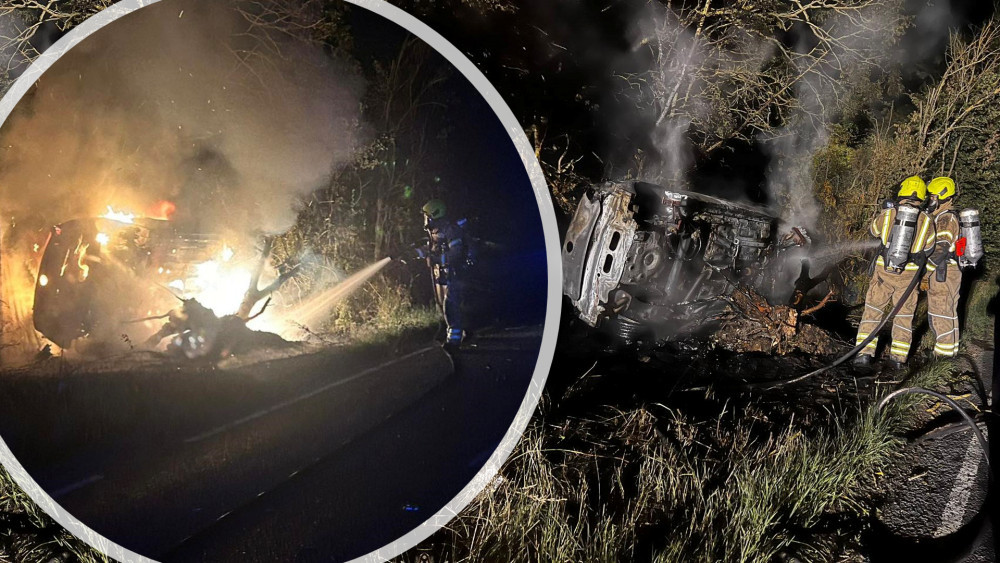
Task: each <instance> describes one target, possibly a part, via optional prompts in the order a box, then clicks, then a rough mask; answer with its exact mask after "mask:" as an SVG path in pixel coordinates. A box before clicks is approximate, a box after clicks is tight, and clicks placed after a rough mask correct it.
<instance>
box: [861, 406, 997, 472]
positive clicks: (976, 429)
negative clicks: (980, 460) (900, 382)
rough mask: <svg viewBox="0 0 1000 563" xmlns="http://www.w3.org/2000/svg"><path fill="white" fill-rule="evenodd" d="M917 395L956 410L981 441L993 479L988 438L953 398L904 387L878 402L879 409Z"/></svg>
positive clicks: (980, 445)
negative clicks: (943, 403)
mask: <svg viewBox="0 0 1000 563" xmlns="http://www.w3.org/2000/svg"><path fill="white" fill-rule="evenodd" d="M917 393H923V394H925V395H930V396H932V397H936V398H938V399H940V400H942V401H944V402H946V403H948V405H949V406H951V408H953V409H955V412H957V413H958V414H960V415H961V416H962V419H963V420H964V421H965V423H966V424H968V425H969V428H972V431H973V432H975V433H976V439H977V440H978V441H979V447H980V448H982V450H983V457H984V458H985V459H986V467H987V468H989V470H990V478H991V479H992V478H993V467H992V466H991V465H990V447H989V444H988V443H987V442H986V437H985V436H983V433H982V431H980V430H979V426H977V425H976V421H975V420H973V418H972V417H971V416H969V413H967V412H965V409H963V408H962V407H960V406H959V404H958V403H956V402H955V400H954V399H952V398H951V397H949V396H947V395H944V394H943V393H938V392H937V391H931V390H930V389H924V388H923V387H904V388H902V389H897V390H895V391H893V392H892V393H889V394H888V395H886V396H885V397H883V398H882V400H881V401H879V402H878V408H879V410H882V408H883V407H885V405H887V404H889V402H890V401H892V400H893V399H895V398H896V397H901V396H903V395H913V394H917Z"/></svg>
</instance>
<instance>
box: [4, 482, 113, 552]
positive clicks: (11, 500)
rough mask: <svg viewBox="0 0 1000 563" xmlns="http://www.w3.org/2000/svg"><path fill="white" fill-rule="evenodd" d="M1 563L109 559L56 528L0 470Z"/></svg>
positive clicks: (61, 529) (53, 522)
mask: <svg viewBox="0 0 1000 563" xmlns="http://www.w3.org/2000/svg"><path fill="white" fill-rule="evenodd" d="M0 561H2V562H8V561H10V562H17V563H70V562H82V563H98V562H100V563H106V562H109V561H111V559H109V558H108V557H106V556H104V555H102V554H101V553H99V552H97V551H96V550H94V549H92V548H91V547H90V546H88V545H87V544H85V543H84V542H82V541H80V540H79V539H77V538H76V537H74V536H73V535H72V534H70V533H69V532H67V531H66V530H64V529H63V528H62V527H61V526H59V525H58V524H56V523H55V521H53V520H52V519H51V518H49V516H48V515H47V514H45V512H43V511H42V510H41V509H40V508H38V506H37V505H36V504H35V503H34V502H32V501H31V499H30V498H28V495H26V494H25V493H24V492H23V491H22V490H21V489H20V488H19V487H18V486H17V483H15V482H14V480H13V479H11V477H10V475H9V474H8V473H7V471H6V470H4V469H3V467H0Z"/></svg>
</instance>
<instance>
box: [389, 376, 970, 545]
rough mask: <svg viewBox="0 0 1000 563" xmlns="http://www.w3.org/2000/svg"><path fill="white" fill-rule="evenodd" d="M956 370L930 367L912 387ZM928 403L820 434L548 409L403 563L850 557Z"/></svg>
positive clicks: (834, 425)
mask: <svg viewBox="0 0 1000 563" xmlns="http://www.w3.org/2000/svg"><path fill="white" fill-rule="evenodd" d="M952 369H953V368H952V366H951V364H950V363H948V362H936V363H932V364H930V365H929V366H928V367H927V368H925V369H924V370H922V371H920V372H918V373H916V374H914V375H913V376H912V377H911V378H910V380H909V381H908V384H912V385H920V386H930V387H934V386H938V385H941V384H942V383H943V382H945V381H946V380H947V379H948V378H949V377H951V373H952ZM921 400H922V399H921V398H920V397H913V396H908V397H903V398H900V400H899V401H896V402H893V403H891V404H890V405H889V406H888V407H887V408H886V409H884V410H882V411H879V410H878V409H877V408H876V407H875V404H874V403H872V404H868V405H861V406H858V405H856V406H855V408H854V409H852V410H849V411H845V412H842V413H839V414H835V415H831V416H830V418H829V420H830V423H829V424H827V425H824V426H821V427H818V428H817V427H808V426H806V425H804V424H800V423H799V422H797V421H796V420H791V421H785V422H770V421H768V420H767V418H766V417H760V416H758V413H756V412H755V411H754V409H737V410H735V411H734V410H731V409H728V408H727V407H726V406H724V405H722V406H721V408H720V410H719V411H718V412H717V413H716V416H715V417H714V419H713V418H702V419H701V420H696V419H693V418H692V417H690V416H688V415H686V414H684V412H683V411H681V410H678V409H676V408H667V407H665V406H664V405H659V404H658V405H650V406H648V407H643V408H637V409H634V410H630V411H619V410H616V409H614V408H611V407H601V408H599V409H597V410H594V411H592V412H590V413H587V414H586V415H580V416H579V418H577V417H570V416H565V417H561V418H559V419H558V420H554V419H553V417H552V415H551V414H548V413H545V412H544V411H543V413H542V414H541V415H539V416H537V417H536V419H535V420H534V422H533V424H532V425H531V426H530V427H529V429H528V430H527V432H526V433H525V434H524V436H523V438H522V440H521V442H520V444H519V446H518V448H517V449H516V450H515V452H514V453H513V454H512V456H511V458H510V459H509V460H508V462H507V463H506V465H505V467H504V468H503V469H502V471H501V473H500V476H499V477H498V478H497V479H496V480H495V481H494V482H493V484H492V485H491V487H489V488H488V490H487V491H486V492H484V493H483V494H482V495H480V497H479V498H478V499H477V500H476V501H474V502H473V503H472V504H471V505H470V506H469V507H468V508H467V509H466V510H465V511H464V512H463V513H462V514H461V515H459V517H458V518H456V519H455V520H454V521H453V522H452V523H451V524H450V525H449V526H448V527H447V528H446V529H444V530H442V531H441V532H438V534H436V535H435V536H432V538H430V540H428V541H427V542H425V544H424V545H422V546H420V547H418V548H417V549H416V550H414V551H412V552H410V553H409V554H406V555H404V556H403V557H402V558H401V559H402V560H413V561H415V560H418V558H419V557H420V556H421V554H424V555H428V554H429V555H431V556H432V557H433V558H434V559H433V560H435V561H470V562H471V561H628V560H652V561H663V562H666V561H740V562H750V561H771V560H775V558H780V557H783V556H785V555H788V556H794V557H798V558H800V559H804V560H809V561H830V560H834V559H836V558H837V557H838V556H841V555H843V554H844V553H845V552H850V551H851V550H852V549H855V546H854V543H855V542H856V541H857V537H858V536H859V534H860V532H861V531H862V529H863V527H864V526H865V522H866V521H867V516H868V511H869V509H870V506H871V502H872V500H873V499H874V498H876V497H877V495H878V494H879V493H878V491H879V488H880V485H879V478H880V476H881V475H882V472H883V470H885V469H886V468H887V467H888V465H889V464H890V463H892V461H893V459H894V455H895V452H897V451H898V450H899V449H900V447H901V441H900V439H899V438H898V437H897V436H896V432H898V431H899V429H900V428H902V427H903V426H905V424H907V421H908V420H909V417H910V412H912V409H911V407H912V406H914V405H915V404H917V403H919V402H920V401H921ZM844 522H850V523H851V524H847V525H846V526H845V525H844V524H843V523H844ZM818 530H823V531H822V532H820V531H818Z"/></svg>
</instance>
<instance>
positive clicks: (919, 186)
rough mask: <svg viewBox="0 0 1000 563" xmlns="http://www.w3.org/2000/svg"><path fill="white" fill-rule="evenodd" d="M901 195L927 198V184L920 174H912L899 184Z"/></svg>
mask: <svg viewBox="0 0 1000 563" xmlns="http://www.w3.org/2000/svg"><path fill="white" fill-rule="evenodd" d="M896 195H898V196H899V197H914V196H916V198H917V199H919V200H920V201H923V200H925V199H927V184H925V183H924V181H923V180H921V179H920V176H910V177H909V178H907V179H905V180H903V182H902V183H901V184H899V193H898V194H896Z"/></svg>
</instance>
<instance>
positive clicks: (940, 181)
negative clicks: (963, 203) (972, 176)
mask: <svg viewBox="0 0 1000 563" xmlns="http://www.w3.org/2000/svg"><path fill="white" fill-rule="evenodd" d="M927 191H929V192H930V193H932V194H934V195H936V196H937V198H938V200H939V201H944V200H946V199H948V198H950V197H952V196H953V195H955V180H952V179H951V178H948V177H947V176H939V177H937V178H934V179H933V180H931V183H929V184H927Z"/></svg>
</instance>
